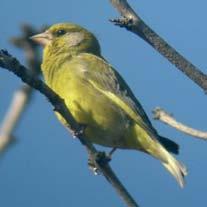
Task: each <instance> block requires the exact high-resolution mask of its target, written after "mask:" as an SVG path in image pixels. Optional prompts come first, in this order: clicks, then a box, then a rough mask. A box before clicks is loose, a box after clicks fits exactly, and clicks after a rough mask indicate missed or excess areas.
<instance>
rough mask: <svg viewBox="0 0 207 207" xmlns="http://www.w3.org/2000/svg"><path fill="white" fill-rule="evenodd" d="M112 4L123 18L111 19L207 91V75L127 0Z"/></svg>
mask: <svg viewBox="0 0 207 207" xmlns="http://www.w3.org/2000/svg"><path fill="white" fill-rule="evenodd" d="M110 2H111V3H112V5H113V6H114V7H115V8H116V9H117V10H118V11H119V12H120V14H121V15H122V18H120V19H113V20H111V21H112V22H113V23H115V25H118V26H120V27H125V28H126V29H127V30H129V31H131V32H133V33H135V34H136V35H138V36H139V37H141V38H142V39H143V40H145V41H146V42H147V43H148V44H150V45H151V46H152V47H153V48H154V49H155V50H157V51H158V52H159V53H160V54H162V55H163V56H164V57H165V58H167V59H168V60H169V61H170V62H171V63H172V64H173V65H175V66H176V67H177V68H178V69H179V70H180V71H181V72H183V73H184V74H185V75H187V76H188V78H190V79H191V80H192V81H194V82H195V83H196V84H197V85H198V86H200V87H201V88H202V89H203V90H204V92H207V75H206V74H204V73H203V72H202V71H201V70H199V69H198V68H197V67H196V66H194V65H193V64H192V63H190V62H189V61H188V60H187V59H185V58H184V57H183V56H182V55H181V54H179V53H178V52H177V51H176V50H175V49H174V48H173V47H171V46H170V45H169V44H168V43H167V42H166V41H165V40H164V39H162V38H161V37H160V36H159V35H158V34H156V33H155V32H154V31H153V30H152V29H151V28H150V27H149V26H148V25H147V24H146V23H145V22H144V21H143V20H142V19H141V18H140V17H139V16H138V15H137V14H136V13H135V11H134V10H133V9H132V8H131V7H130V5H129V4H128V3H127V1H126V0H110Z"/></svg>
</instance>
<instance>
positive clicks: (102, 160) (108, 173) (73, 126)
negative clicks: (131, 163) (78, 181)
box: [0, 50, 138, 207]
mask: <svg viewBox="0 0 207 207" xmlns="http://www.w3.org/2000/svg"><path fill="white" fill-rule="evenodd" d="M0 67H2V68H4V69H7V70H9V71H11V72H13V73H14V74H15V75H17V76H18V77H19V78H20V79H21V80H22V81H23V82H25V83H27V84H28V85H30V86H31V87H32V88H35V89H36V90H38V91H39V92H40V93H42V94H43V95H45V96H46V97H47V98H48V100H49V102H50V103H51V104H52V105H53V107H54V110H55V111H56V112H58V113H59V114H61V115H62V116H63V118H64V119H65V120H66V122H67V123H68V125H69V128H70V130H72V132H73V134H74V136H76V137H78V139H79V140H80V142H81V143H82V144H83V145H84V146H85V147H86V149H87V151H88V152H89V157H90V159H91V160H92V162H93V163H94V165H95V166H96V167H97V169H98V170H99V171H100V172H102V174H103V175H104V176H105V178H106V179H107V181H108V182H109V183H110V184H111V185H112V186H113V187H114V188H115V190H116V191H117V193H118V194H119V195H120V197H121V198H122V200H123V201H124V202H125V203H126V205H127V206H129V207H138V204H136V202H135V201H134V199H133V198H132V197H131V195H130V194H129V193H128V192H127V190H126V189H125V187H124V186H123V184H122V183H121V182H120V181H119V179H118V178H117V176H116V175H115V173H114V172H113V171H112V169H111V167H110V165H109V163H108V162H109V159H108V158H107V157H106V155H105V153H99V152H98V151H97V150H96V149H95V147H94V146H93V145H92V144H91V143H90V142H88V141H87V140H86V139H85V138H84V128H85V127H84V126H83V125H81V124H79V123H77V122H76V120H75V119H74V118H73V116H72V114H71V112H70V111H69V110H68V109H67V106H66V105H65V102H64V100H63V99H62V98H61V97H59V96H58V95H57V94H56V93H55V92H54V91H53V90H52V89H50V88H49V87H48V86H47V85H46V84H45V83H44V82H43V81H41V80H40V79H38V78H37V77H35V76H33V75H31V73H30V71H29V70H28V69H27V68H25V67H24V66H23V65H21V64H20V63H19V61H18V60H17V59H16V58H14V57H12V56H11V55H10V54H9V53H8V52H6V51H3V50H0ZM100 155H101V156H100Z"/></svg>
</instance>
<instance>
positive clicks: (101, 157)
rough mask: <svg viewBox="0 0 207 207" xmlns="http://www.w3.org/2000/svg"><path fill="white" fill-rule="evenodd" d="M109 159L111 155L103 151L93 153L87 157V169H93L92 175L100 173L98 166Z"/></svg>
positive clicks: (104, 163)
mask: <svg viewBox="0 0 207 207" xmlns="http://www.w3.org/2000/svg"><path fill="white" fill-rule="evenodd" d="M110 161H111V155H110V154H109V155H107V154H106V153H105V152H97V153H96V154H95V155H93V156H90V157H89V159H88V166H89V169H90V170H92V171H93V173H94V175H100V174H101V173H100V170H99V166H103V165H106V164H108V163H109V162H110Z"/></svg>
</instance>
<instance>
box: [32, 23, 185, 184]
mask: <svg viewBox="0 0 207 207" xmlns="http://www.w3.org/2000/svg"><path fill="white" fill-rule="evenodd" d="M33 39H36V41H39V42H40V43H42V44H43V45H44V47H45V48H44V56H43V64H42V72H43V75H44V78H45V81H46V83H47V84H48V85H49V86H50V87H51V88H52V89H53V90H54V91H55V92H56V93H57V94H59V95H60V96H61V97H62V98H63V99H64V100H65V103H66V105H67V106H68V108H69V110H70V111H71V113H72V115H73V116H74V118H75V119H76V121H77V122H78V123H81V124H85V125H86V129H85V134H84V135H85V138H87V139H88V140H90V141H91V142H93V143H96V144H100V145H104V146H108V147H116V148H123V149H137V150H141V151H143V152H146V153H148V154H150V155H152V156H153V157H155V158H158V159H159V160H161V162H162V164H163V165H164V166H165V167H166V168H167V169H168V170H169V171H170V173H171V174H172V175H173V176H175V178H176V179H177V181H178V182H179V184H180V185H181V186H183V184H184V180H183V177H184V176H185V175H186V170H185V167H184V166H182V165H181V164H180V163H179V162H178V161H177V160H176V159H175V158H174V157H173V156H172V155H171V154H170V153H169V152H168V151H167V150H166V149H165V148H164V147H163V145H165V147H167V149H169V150H170V151H172V152H173V151H174V152H175V151H176V147H177V145H176V144H175V143H173V142H172V141H170V140H168V139H166V138H162V137H160V136H159V135H158V134H157V132H156V130H155V129H154V128H153V127H152V125H151V123H150V121H149V119H148V117H147V116H146V114H145V112H144V110H143V108H142V106H141V105H140V103H139V102H138V101H137V99H136V98H135V96H134V95H133V93H132V91H131V90H130V88H129V87H128V86H127V84H126V83H125V81H124V80H123V79H122V78H121V76H120V75H119V74H118V73H117V72H116V71H115V70H114V69H113V68H112V66H111V65H110V64H109V63H108V62H107V61H106V60H104V58H103V57H102V56H101V52H100V46H99V43H98V41H97V39H96V38H95V37H94V35H93V34H92V33H90V32H88V31H87V30H85V29H84V28H82V27H80V26H78V25H75V24H71V23H64V24H57V25H54V26H52V27H51V28H49V30H47V31H46V32H45V33H43V34H40V35H36V36H34V37H33ZM58 118H59V119H60V121H61V122H62V123H63V124H66V122H65V121H64V119H63V118H61V116H60V115H58ZM160 142H161V143H162V144H163V145H162V144H160Z"/></svg>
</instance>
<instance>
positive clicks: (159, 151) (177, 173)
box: [148, 139, 187, 188]
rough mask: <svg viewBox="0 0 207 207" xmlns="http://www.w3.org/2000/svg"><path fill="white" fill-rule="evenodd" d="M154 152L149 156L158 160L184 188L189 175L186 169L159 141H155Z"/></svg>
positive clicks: (151, 151)
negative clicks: (185, 178) (186, 177)
mask: <svg viewBox="0 0 207 207" xmlns="http://www.w3.org/2000/svg"><path fill="white" fill-rule="evenodd" d="M153 141H154V142H155V143H154V146H155V147H153V148H154V150H153V149H151V150H149V151H148V153H149V154H151V155H152V156H154V157H156V158H158V159H159V160H160V161H161V162H162V164H163V166H164V167H165V168H166V169H167V170H168V171H169V172H170V173H171V174H172V175H173V176H174V177H175V179H176V180H177V182H178V183H179V185H180V186H181V187H182V188H183V187H184V184H185V181H184V177H185V176H186V175H187V169H186V167H185V166H184V165H183V164H182V163H180V162H179V161H178V160H176V159H175V157H173V155H171V154H170V153H169V152H168V151H167V150H166V149H165V148H164V147H163V146H162V145H161V144H160V143H159V142H158V141H157V140H154V139H153Z"/></svg>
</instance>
